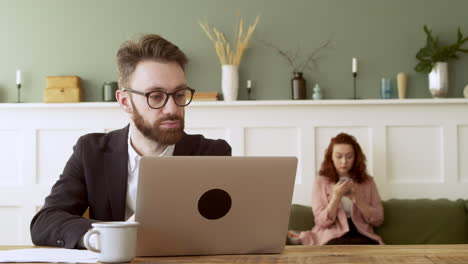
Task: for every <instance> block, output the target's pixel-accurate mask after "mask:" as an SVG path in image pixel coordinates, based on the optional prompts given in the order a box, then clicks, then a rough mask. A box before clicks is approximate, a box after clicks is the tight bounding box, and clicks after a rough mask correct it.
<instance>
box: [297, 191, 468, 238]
mask: <svg viewBox="0 0 468 264" xmlns="http://www.w3.org/2000/svg"><path fill="white" fill-rule="evenodd" d="M382 204H383V207H384V211H385V212H384V213H385V214H384V217H385V219H384V223H383V224H382V225H381V226H379V227H376V228H375V231H376V233H377V234H379V235H380V236H382V239H383V241H384V242H385V243H386V244H468V200H466V201H464V200H456V201H450V200H447V199H438V200H431V199H417V200H412V199H391V200H388V201H384V202H383V203H382ZM313 226H314V216H313V213H312V208H311V207H310V206H305V205H298V204H293V205H292V207H291V215H290V218H289V230H297V231H307V230H310V229H312V227H313Z"/></svg>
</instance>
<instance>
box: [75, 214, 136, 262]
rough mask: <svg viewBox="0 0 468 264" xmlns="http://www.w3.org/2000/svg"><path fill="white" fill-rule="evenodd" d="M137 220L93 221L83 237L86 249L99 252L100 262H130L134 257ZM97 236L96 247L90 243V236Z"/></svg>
mask: <svg viewBox="0 0 468 264" xmlns="http://www.w3.org/2000/svg"><path fill="white" fill-rule="evenodd" d="M138 225H139V223H137V222H99V223H93V224H92V226H93V229H91V230H89V231H88V232H87V233H86V234H85V236H84V239H83V242H84V245H85V247H86V248H87V249H88V250H91V251H94V252H97V253H99V261H101V262H130V261H131V260H132V259H133V258H134V257H135V249H136V236H137V227H138ZM92 235H96V236H97V239H96V241H97V245H98V246H97V247H98V248H96V247H94V246H93V245H91V244H90V242H89V241H90V237H91V236H92Z"/></svg>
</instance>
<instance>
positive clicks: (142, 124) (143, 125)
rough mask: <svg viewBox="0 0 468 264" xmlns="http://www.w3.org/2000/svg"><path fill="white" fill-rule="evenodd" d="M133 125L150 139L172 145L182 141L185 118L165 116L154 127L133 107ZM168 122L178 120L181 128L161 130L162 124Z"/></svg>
mask: <svg viewBox="0 0 468 264" xmlns="http://www.w3.org/2000/svg"><path fill="white" fill-rule="evenodd" d="M132 105H133V102H132ZM132 120H133V123H135V126H136V128H137V129H138V130H139V131H140V132H141V133H142V134H143V135H144V136H145V137H146V138H148V139H151V140H153V141H155V142H157V143H159V144H163V145H172V144H175V143H177V142H179V140H181V139H182V137H183V135H184V118H183V117H181V116H177V115H168V116H164V117H162V118H161V119H159V120H158V121H156V123H154V124H153V125H151V124H149V123H148V122H146V121H145V120H144V119H143V117H142V116H141V115H140V113H139V112H138V110H137V109H136V108H135V105H133V114H132ZM168 120H178V121H179V123H180V127H178V128H167V129H161V123H162V122H164V121H168Z"/></svg>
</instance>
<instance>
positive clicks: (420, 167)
mask: <svg viewBox="0 0 468 264" xmlns="http://www.w3.org/2000/svg"><path fill="white" fill-rule="evenodd" d="M443 145H444V144H443V139H442V128H441V127H438V126H390V127H388V128H387V169H388V177H389V180H390V181H391V182H393V183H406V182H407V183H411V182H413V183H414V182H418V183H428V182H432V183H442V182H443V181H444V172H443V166H444V155H443V154H444V149H443Z"/></svg>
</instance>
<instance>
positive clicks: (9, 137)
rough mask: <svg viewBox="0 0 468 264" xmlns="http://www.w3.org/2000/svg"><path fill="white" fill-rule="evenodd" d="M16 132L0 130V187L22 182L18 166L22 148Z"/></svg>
mask: <svg viewBox="0 0 468 264" xmlns="http://www.w3.org/2000/svg"><path fill="white" fill-rule="evenodd" d="M19 133H20V131H18V130H0V185H18V184H20V183H21V182H22V179H21V175H20V171H19V170H18V168H19V167H18V166H19V165H20V160H19V159H20V158H21V157H20V153H19V150H20V149H21V146H22V141H21V137H20V134H19Z"/></svg>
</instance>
